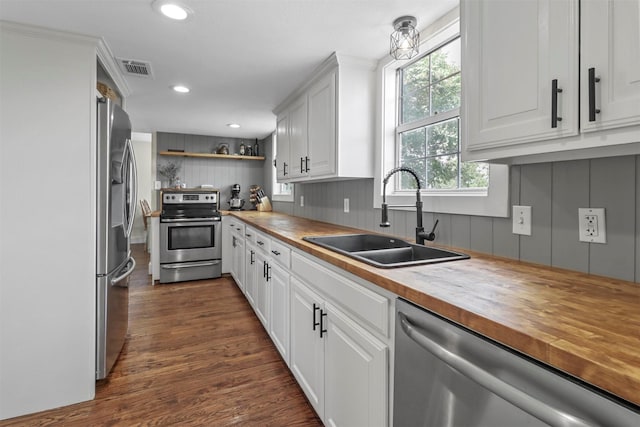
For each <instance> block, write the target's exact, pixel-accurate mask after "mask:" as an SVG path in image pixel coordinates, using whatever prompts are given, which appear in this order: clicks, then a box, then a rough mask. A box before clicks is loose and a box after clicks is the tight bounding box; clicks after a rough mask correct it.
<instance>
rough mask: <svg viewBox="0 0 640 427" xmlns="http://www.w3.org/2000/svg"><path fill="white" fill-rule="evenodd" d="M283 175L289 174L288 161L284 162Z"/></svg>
mask: <svg viewBox="0 0 640 427" xmlns="http://www.w3.org/2000/svg"><path fill="white" fill-rule="evenodd" d="M282 175H284V176H287V162H284V164H283V167H282Z"/></svg>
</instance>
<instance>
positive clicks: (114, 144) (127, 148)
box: [96, 98, 137, 379]
mask: <svg viewBox="0 0 640 427" xmlns="http://www.w3.org/2000/svg"><path fill="white" fill-rule="evenodd" d="M97 102H98V109H97V110H98V121H97V123H98V126H97V132H98V163H97V174H98V176H97V185H98V188H97V197H98V206H97V212H96V214H97V251H96V255H97V259H96V272H97V277H96V286H97V289H96V291H97V292H96V317H97V318H96V379H103V378H106V377H107V375H109V372H111V368H113V365H114V364H115V362H116V360H117V359H118V356H119V355H120V352H121V350H122V347H123V346H124V342H125V339H126V336H127V328H128V323H129V275H130V274H131V273H132V272H133V269H134V268H135V265H136V262H135V260H134V259H133V257H132V256H131V250H130V244H129V239H130V236H131V229H132V227H133V218H134V216H135V211H136V204H137V201H136V200H137V176H136V163H135V155H134V153H133V146H132V145H131V121H130V120H129V116H128V115H127V113H125V112H124V110H123V109H122V108H120V106H119V105H117V104H115V103H114V102H112V101H111V100H109V99H107V98H98V100H97Z"/></svg>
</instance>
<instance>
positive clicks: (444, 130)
mask: <svg viewBox="0 0 640 427" xmlns="http://www.w3.org/2000/svg"><path fill="white" fill-rule="evenodd" d="M458 123H459V121H458V119H457V118H455V119H453V120H447V121H446V122H442V123H438V124H435V125H433V126H429V128H428V155H429V156H439V155H442V154H451V153H457V152H458Z"/></svg>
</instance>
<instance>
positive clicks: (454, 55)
mask: <svg viewBox="0 0 640 427" xmlns="http://www.w3.org/2000/svg"><path fill="white" fill-rule="evenodd" d="M461 45H462V43H461V39H460V19H459V9H458V8H456V9H453V10H451V11H450V12H449V13H447V14H446V15H445V16H443V17H442V18H440V19H439V20H437V21H436V22H435V23H434V24H433V25H431V26H430V27H428V28H426V29H424V30H422V31H421V45H420V52H423V56H421V57H419V58H418V59H416V60H414V61H411V62H406V61H397V60H393V59H392V58H390V57H388V56H385V57H384V58H382V59H381V60H380V62H379V66H378V73H379V84H380V92H379V93H380V99H379V104H378V107H379V114H380V116H379V117H381V123H380V127H379V129H380V130H381V132H380V133H379V135H378V138H377V139H376V144H377V153H378V158H377V161H376V173H375V178H374V189H375V193H374V207H379V206H380V204H381V202H382V188H383V184H382V178H383V177H384V176H385V174H386V173H387V172H388V171H389V170H391V169H392V168H394V167H397V166H399V165H404V166H409V167H412V168H414V169H416V172H417V173H418V174H419V175H420V177H421V181H422V182H423V187H425V188H424V189H423V190H422V197H423V201H424V205H423V209H424V210H425V211H428V212H436V213H450V214H463V215H481V216H494V217H507V216H508V215H509V167H508V166H505V165H496V164H482V163H464V162H461V156H462V154H461V142H464V141H463V138H464V135H465V134H464V127H463V126H464V117H461V116H460V114H461V110H462V108H461V104H462V99H463V96H462V92H461V87H462V86H463V85H464V82H462V80H463V79H462V78H461V77H462V76H461V69H460V64H461V56H462V55H461ZM412 190H415V183H414V182H413V180H412V178H411V176H410V175H409V174H405V173H401V174H395V175H393V176H392V177H391V179H390V181H389V184H388V185H387V188H386V196H387V202H388V203H389V205H415V191H412ZM400 209H402V208H400ZM405 209H411V208H405Z"/></svg>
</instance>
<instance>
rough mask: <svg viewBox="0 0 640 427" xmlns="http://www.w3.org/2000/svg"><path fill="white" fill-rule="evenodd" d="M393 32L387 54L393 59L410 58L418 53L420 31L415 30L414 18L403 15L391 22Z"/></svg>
mask: <svg viewBox="0 0 640 427" xmlns="http://www.w3.org/2000/svg"><path fill="white" fill-rule="evenodd" d="M393 27H394V29H395V30H394V32H393V33H391V45H390V48H389V54H390V55H391V56H392V57H393V58H394V59H411V58H413V57H414V56H415V55H417V54H418V46H419V45H420V33H419V32H418V30H416V19H415V18H414V17H412V16H403V17H401V18H398V19H396V20H395V22H394V23H393Z"/></svg>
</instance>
